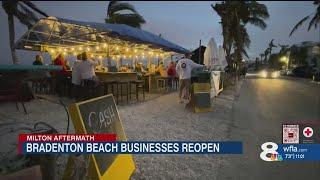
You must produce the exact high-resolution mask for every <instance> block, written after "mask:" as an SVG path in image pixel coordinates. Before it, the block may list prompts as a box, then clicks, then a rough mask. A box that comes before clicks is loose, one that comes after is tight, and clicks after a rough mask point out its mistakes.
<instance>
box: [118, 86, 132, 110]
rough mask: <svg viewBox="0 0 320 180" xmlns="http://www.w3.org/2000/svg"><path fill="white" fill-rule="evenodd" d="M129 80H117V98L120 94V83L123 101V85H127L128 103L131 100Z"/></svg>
mask: <svg viewBox="0 0 320 180" xmlns="http://www.w3.org/2000/svg"><path fill="white" fill-rule="evenodd" d="M129 84H130V83H129V81H118V82H117V98H118V95H119V85H120V98H121V101H122V97H123V95H124V94H123V91H122V87H123V85H125V88H126V93H125V94H126V96H127V104H128V102H129Z"/></svg>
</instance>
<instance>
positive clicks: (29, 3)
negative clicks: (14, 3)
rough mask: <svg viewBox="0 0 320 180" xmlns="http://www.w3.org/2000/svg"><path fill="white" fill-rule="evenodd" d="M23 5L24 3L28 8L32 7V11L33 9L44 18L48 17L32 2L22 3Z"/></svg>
mask: <svg viewBox="0 0 320 180" xmlns="http://www.w3.org/2000/svg"><path fill="white" fill-rule="evenodd" d="M22 3H24V4H25V5H27V6H28V7H30V8H31V9H33V10H34V11H36V12H37V13H39V14H41V15H42V16H44V17H48V15H47V14H46V13H45V12H43V11H41V10H40V9H39V8H38V7H37V6H36V5H35V4H33V3H32V2H30V1H22Z"/></svg>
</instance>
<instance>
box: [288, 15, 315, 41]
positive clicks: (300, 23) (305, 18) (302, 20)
mask: <svg viewBox="0 0 320 180" xmlns="http://www.w3.org/2000/svg"><path fill="white" fill-rule="evenodd" d="M309 18H310V15H308V16H306V17H304V18H303V19H301V20H300V21H299V22H298V23H297V24H296V25H295V26H294V27H293V29H292V30H291V32H290V35H289V37H290V36H291V35H292V34H293V33H294V32H295V31H296V30H297V29H298V28H299V27H300V26H301V25H302V24H303V23H304V22H305V21H306V20H308V19H309Z"/></svg>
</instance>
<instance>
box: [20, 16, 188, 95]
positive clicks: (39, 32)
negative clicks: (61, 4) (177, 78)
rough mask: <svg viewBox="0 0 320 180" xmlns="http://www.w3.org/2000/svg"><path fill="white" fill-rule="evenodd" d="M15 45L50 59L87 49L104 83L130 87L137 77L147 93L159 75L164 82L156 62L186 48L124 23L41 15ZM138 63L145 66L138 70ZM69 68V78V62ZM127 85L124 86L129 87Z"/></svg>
mask: <svg viewBox="0 0 320 180" xmlns="http://www.w3.org/2000/svg"><path fill="white" fill-rule="evenodd" d="M15 48H16V49H20V50H30V51H39V52H46V53H49V54H50V57H51V59H52V60H53V59H55V58H56V57H57V56H58V55H63V56H64V57H66V58H68V59H69V60H70V59H71V60H75V57H76V56H77V55H78V54H81V53H82V52H86V53H87V54H88V56H89V58H90V59H94V60H95V61H96V62H98V65H97V66H96V68H95V74H96V76H97V77H98V78H99V80H100V81H102V82H103V83H104V84H105V85H106V86H108V85H110V84H111V85H112V88H113V84H112V83H117V84H118V83H120V86H121V88H122V85H121V84H128V83H129V86H130V87H131V84H130V83H134V82H137V81H138V80H139V81H142V82H143V89H144V90H146V91H147V92H149V93H151V92H158V85H159V82H162V81H159V82H158V80H159V79H160V80H164V83H163V84H165V83H166V81H165V79H166V77H161V75H156V72H155V68H156V66H157V65H159V63H160V62H162V63H163V62H167V61H168V60H172V56H175V55H176V56H177V55H181V54H185V53H187V52H189V51H188V50H186V49H184V48H182V47H180V46H178V45H176V44H173V43H171V42H169V41H167V40H165V39H163V38H161V37H159V36H157V35H154V34H152V33H150V32H147V31H144V30H141V29H138V28H133V27H130V26H127V25H124V24H108V23H95V22H81V21H74V20H69V19H63V18H56V17H48V18H44V19H40V20H39V21H38V22H37V23H36V24H35V25H34V26H33V27H32V28H30V29H29V30H28V31H27V32H25V33H24V35H23V36H22V37H21V38H20V39H19V40H18V41H17V42H16V44H15ZM137 64H138V65H140V66H142V67H141V68H142V69H145V70H144V71H142V72H137V71H136V70H135V67H136V66H137ZM68 72H69V79H71V74H72V66H71V68H70V69H69V70H68ZM163 86H164V85H163ZM130 87H129V88H128V86H125V87H124V89H125V90H126V91H128V90H127V89H130ZM106 88H107V90H106V91H108V87H106ZM116 89H117V90H118V85H117V88H116ZM107 93H108V92H107ZM112 93H114V92H113V90H112ZM121 93H122V90H121ZM117 94H118V92H117ZM127 96H128V94H127Z"/></svg>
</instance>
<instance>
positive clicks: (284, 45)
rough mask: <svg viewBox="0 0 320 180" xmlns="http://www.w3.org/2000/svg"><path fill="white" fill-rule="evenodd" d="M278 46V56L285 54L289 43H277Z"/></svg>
mask: <svg viewBox="0 0 320 180" xmlns="http://www.w3.org/2000/svg"><path fill="white" fill-rule="evenodd" d="M278 46H279V47H280V48H281V49H280V51H279V55H280V56H282V55H285V54H286V53H287V52H288V51H289V50H290V48H289V45H286V44H278Z"/></svg>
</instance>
